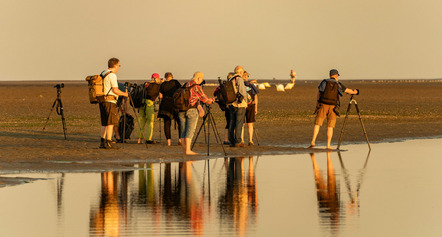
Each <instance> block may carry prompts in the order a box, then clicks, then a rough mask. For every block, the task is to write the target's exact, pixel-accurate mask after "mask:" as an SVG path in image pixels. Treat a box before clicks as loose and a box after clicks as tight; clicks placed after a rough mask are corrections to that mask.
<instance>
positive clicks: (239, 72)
mask: <svg viewBox="0 0 442 237" xmlns="http://www.w3.org/2000/svg"><path fill="white" fill-rule="evenodd" d="M243 73H244V69H243V67H241V66H236V67H235V75H234V76H233V77H232V78H231V79H230V80H232V81H233V82H234V85H235V88H236V91H237V93H236V100H235V101H234V102H233V103H231V104H229V105H227V107H228V108H229V112H230V126H229V142H230V146H231V147H245V145H244V143H243V142H241V134H242V129H243V125H244V119H245V114H246V108H247V101H246V98H247V92H246V88H245V85H244V80H243V78H242V76H243Z"/></svg>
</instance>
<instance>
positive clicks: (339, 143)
mask: <svg viewBox="0 0 442 237" xmlns="http://www.w3.org/2000/svg"><path fill="white" fill-rule="evenodd" d="M353 96H354V95H352V96H351V97H350V102H349V103H348V107H347V112H346V113H345V119H344V124H343V125H342V130H341V135H340V136H339V142H338V147H337V149H338V150H339V147H340V146H341V140H342V136H343V135H344V129H345V124H346V122H347V119H348V113H349V112H350V108H351V104H352V103H354V104H355V107H356V112H357V113H358V116H359V121H360V122H361V126H362V131H364V135H365V140H367V144H368V148H369V149H370V150H371V147H370V142H369V141H368V136H367V132H366V131H365V127H364V123H363V122H362V118H361V113H360V112H359V106H358V102H357V101H356V100H355V99H353Z"/></svg>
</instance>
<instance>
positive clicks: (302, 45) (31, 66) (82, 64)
mask: <svg viewBox="0 0 442 237" xmlns="http://www.w3.org/2000/svg"><path fill="white" fill-rule="evenodd" d="M441 11H442V1H440V0H421V1H416V0H414V1H411V0H400V1H399V0H358V1H350V0H315V1H306V0H272V1H271V0H222V1H214V0H186V1H180V0H157V1H153V0H125V1H121V0H120V1H115V0H106V1H104V0H1V1H0V54H1V55H0V81H15V80H56V81H65V80H84V79H85V77H86V76H88V75H94V74H99V73H100V72H101V71H102V70H104V69H106V68H107V60H108V59H109V58H111V57H117V58H119V59H120V61H121V65H122V67H121V69H120V71H119V72H118V78H119V80H120V81H121V80H131V79H133V80H140V79H148V78H150V75H151V74H152V73H159V74H160V75H164V73H165V72H168V71H170V72H172V73H173V74H174V76H175V78H178V79H187V78H189V79H190V78H191V77H192V74H193V73H194V72H196V71H201V72H203V73H204V74H205V77H206V78H207V79H215V78H217V77H222V78H225V77H226V75H227V73H228V72H230V71H232V70H233V69H234V67H235V66H236V65H242V66H243V67H244V68H245V70H246V71H248V72H249V73H250V74H251V78H252V79H270V78H277V79H289V78H290V76H289V74H290V70H291V69H294V70H295V71H296V73H297V75H298V76H297V79H301V80H302V79H305V80H311V79H323V78H326V77H327V76H328V71H329V70H330V69H332V68H337V69H338V70H339V72H340V75H341V79H344V80H345V79H435V78H442V65H441V62H442V14H440V12H441Z"/></svg>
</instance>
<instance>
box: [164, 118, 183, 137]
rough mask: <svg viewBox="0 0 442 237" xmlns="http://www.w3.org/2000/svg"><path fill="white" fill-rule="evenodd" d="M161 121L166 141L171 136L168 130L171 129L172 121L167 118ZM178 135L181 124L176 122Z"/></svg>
mask: <svg viewBox="0 0 442 237" xmlns="http://www.w3.org/2000/svg"><path fill="white" fill-rule="evenodd" d="M163 120H164V134H165V135H166V139H171V138H172V136H171V132H170V128H171V127H172V119H171V118H169V117H164V118H163ZM177 120H178V118H177ZM178 134H181V124H180V122H179V121H178Z"/></svg>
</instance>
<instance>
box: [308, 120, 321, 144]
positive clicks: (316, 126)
mask: <svg viewBox="0 0 442 237" xmlns="http://www.w3.org/2000/svg"><path fill="white" fill-rule="evenodd" d="M319 128H321V126H319V125H315V128H314V129H313V138H312V142H311V143H310V146H311V147H314V146H315V142H316V137H317V136H318V133H319Z"/></svg>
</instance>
